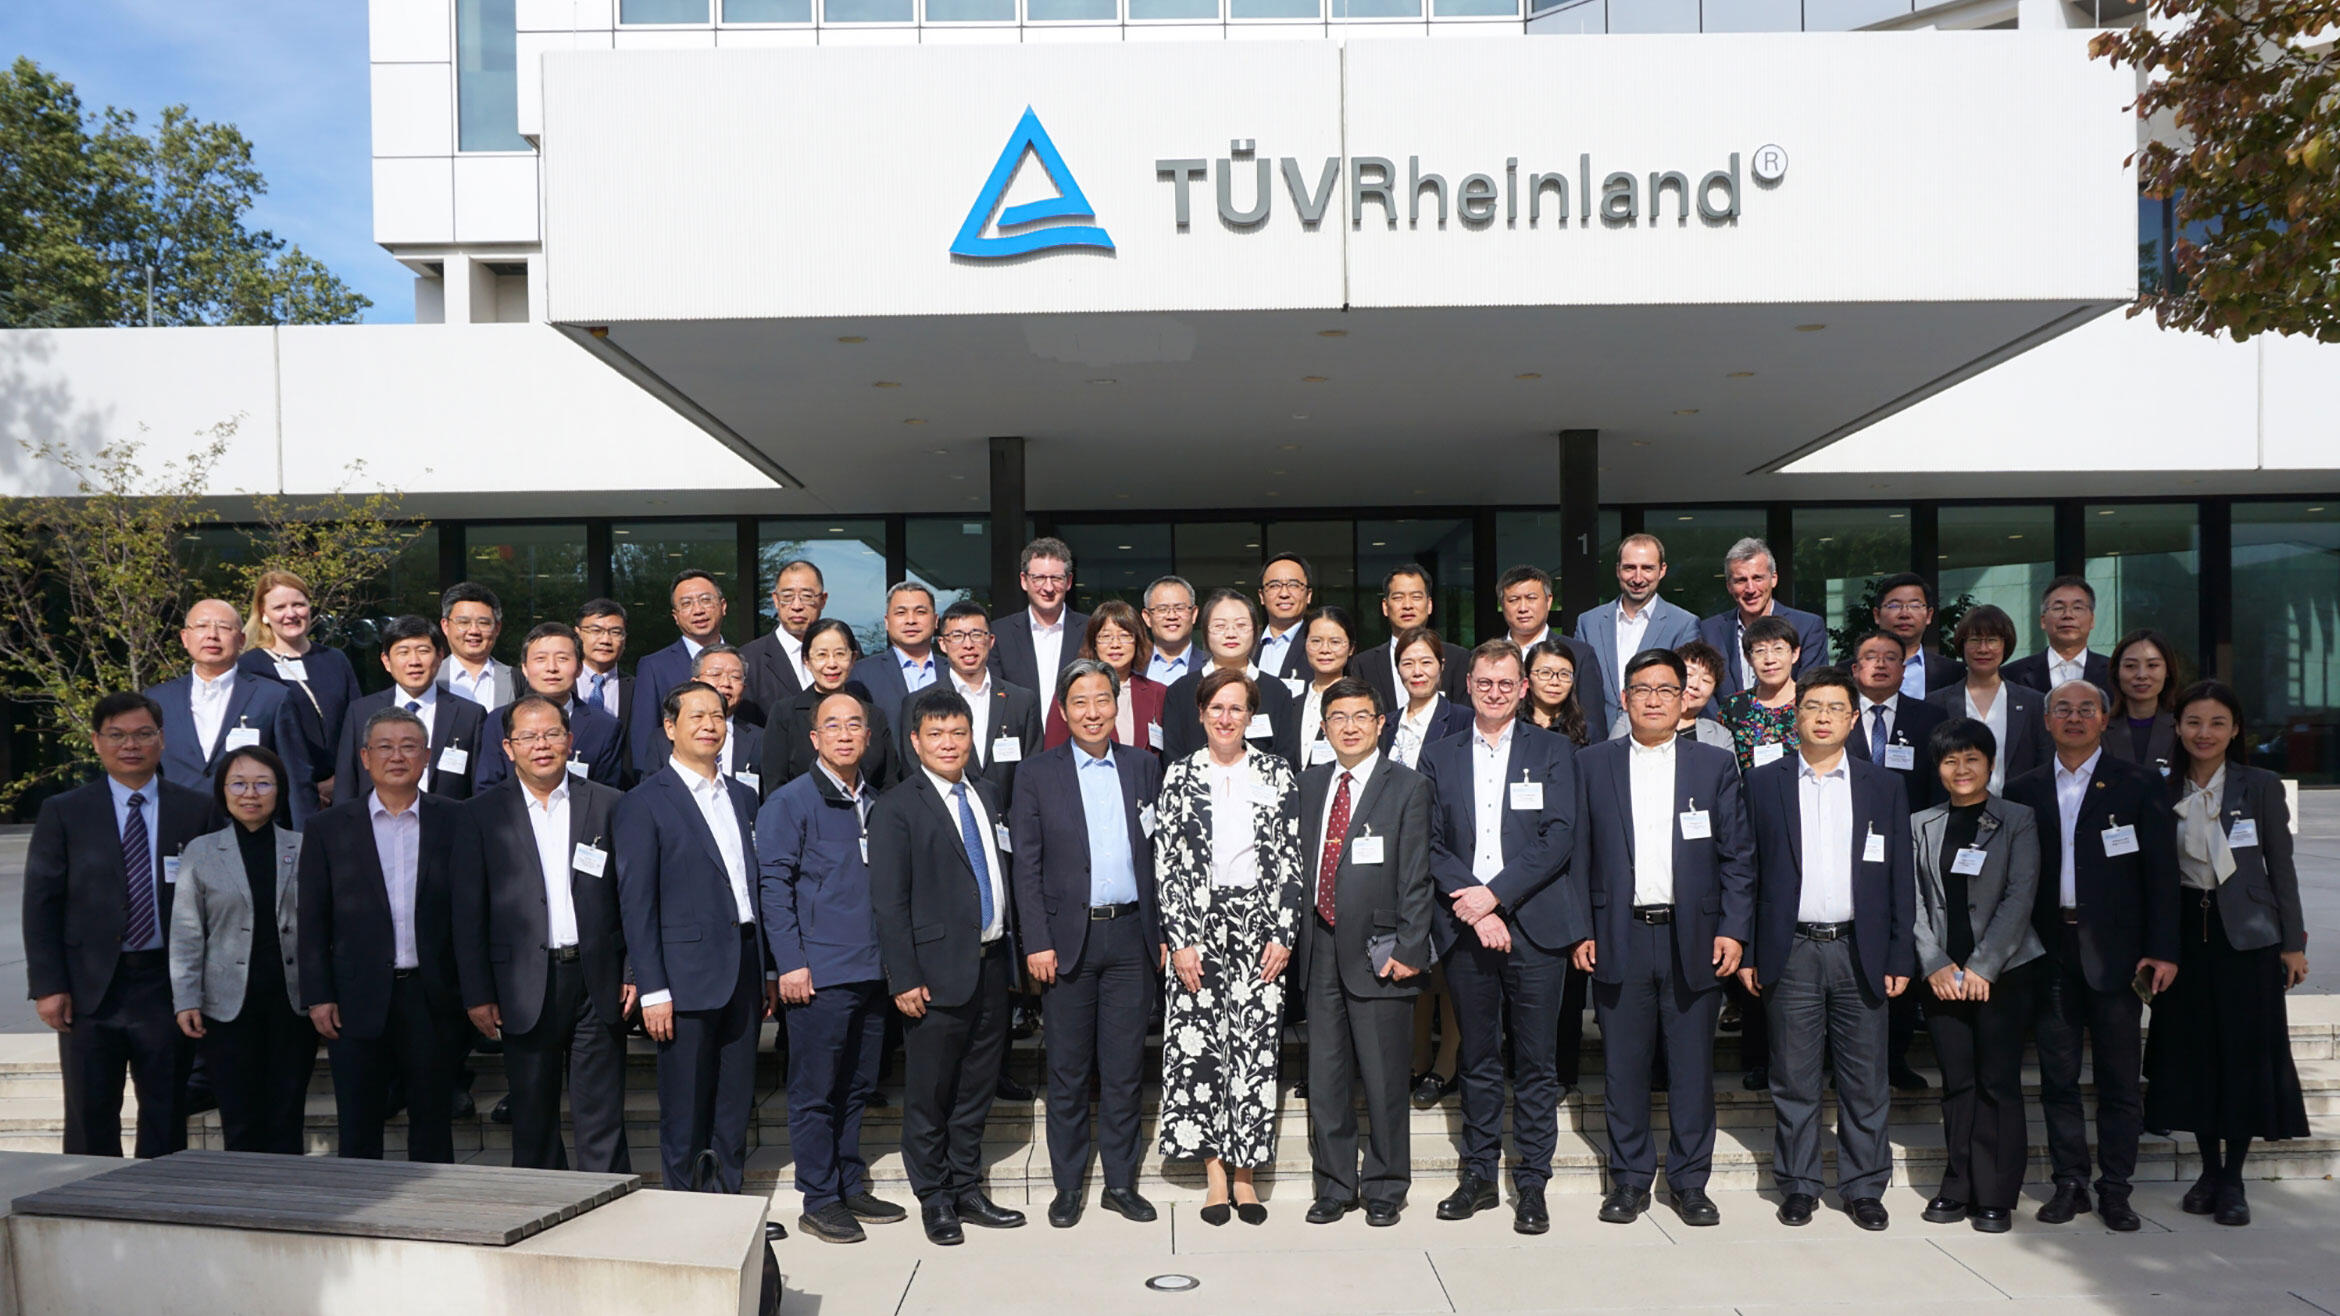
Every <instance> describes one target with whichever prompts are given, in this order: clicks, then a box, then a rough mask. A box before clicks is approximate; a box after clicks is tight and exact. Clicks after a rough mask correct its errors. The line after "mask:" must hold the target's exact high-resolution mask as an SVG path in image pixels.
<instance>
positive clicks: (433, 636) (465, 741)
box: [333, 616, 491, 800]
mask: <svg viewBox="0 0 2340 1316" xmlns="http://www.w3.org/2000/svg"><path fill="white" fill-rule="evenodd" d="M446 643H447V641H446V637H445V636H443V635H441V634H440V632H439V629H438V628H437V627H435V626H433V625H431V624H430V622H428V621H426V620H424V619H423V618H421V617H411V616H409V617H393V618H391V619H390V621H389V622H388V623H387V624H385V625H384V626H383V627H382V634H381V644H382V670H383V671H385V672H388V673H389V674H390V688H389V689H387V690H377V691H375V692H374V693H372V694H370V695H365V696H362V697H360V698H358V699H355V700H352V701H351V702H350V705H349V712H348V714H346V715H345V716H344V718H343V720H342V724H341V765H340V767H338V768H337V769H335V771H334V777H333V779H334V780H335V781H338V782H342V783H345V788H346V789H348V790H349V791H350V792H351V793H352V794H355V795H363V794H365V793H366V792H367V791H370V790H372V789H373V788H374V782H373V779H372V778H370V777H368V776H366V770H365V766H364V765H363V764H361V763H359V762H358V742H359V741H361V740H363V739H365V726H366V719H368V718H370V717H372V716H373V715H374V714H375V713H377V712H379V711H381V710H382V709H385V708H393V707H396V708H403V709H405V710H406V711H407V712H409V713H412V714H414V715H415V716H416V717H419V718H421V719H422V722H423V725H424V726H427V727H429V728H430V729H431V743H430V763H429V765H428V766H426V767H425V768H424V769H423V776H422V788H423V789H424V790H426V791H429V792H430V793H431V794H433V795H438V796H443V797H444V798H446V799H450V800H464V799H469V798H471V792H472V786H473V783H475V782H476V781H477V780H478V776H479V768H480V758H481V751H482V750H484V749H485V748H486V747H487V746H486V742H487V741H488V740H489V739H491V737H490V736H489V735H487V734H484V733H485V732H486V731H487V728H488V723H487V710H486V709H484V708H481V707H480V706H479V705H477V704H475V703H473V702H471V701H470V700H468V699H461V698H457V697H456V696H454V695H451V694H450V695H448V696H447V697H446V698H444V699H442V698H440V697H439V696H440V695H441V693H442V692H443V691H444V690H445V687H443V686H441V685H440V684H439V667H440V664H441V662H442V660H443V659H444V658H445V656H446V649H445V647H444V646H445V645H446Z"/></svg>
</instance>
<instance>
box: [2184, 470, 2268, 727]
mask: <svg viewBox="0 0 2340 1316" xmlns="http://www.w3.org/2000/svg"><path fill="white" fill-rule="evenodd" d="M2195 515H2196V516H2197V517H2199V518H2200V525H2201V527H2202V529H2201V534H2200V535H2199V536H2197V543H2196V548H2197V560H2198V561H2199V562H2200V563H2201V573H2200V575H2199V576H2198V577H2197V578H2196V579H2197V580H2198V582H2199V585H2200V592H2199V593H2198V594H2197V595H2196V596H2195V597H2196V600H2197V601H2198V603H2199V605H2200V607H2201V609H2202V623H2201V624H2202V640H2201V643H2202V675H2203V676H2207V677H2216V678H2217V679H2219V680H2221V681H2232V680H2233V679H2234V504H2233V503H2232V502H2231V501H2229V500H2227V499H2224V498H2206V499H2203V500H2202V501H2201V502H2200V503H2198V504H2196V510H2195ZM2175 675H2176V674H2175V673H2172V674H2171V676H2172V679H2175ZM2262 697H2263V696H2262ZM2262 706H2263V705H2262Z"/></svg>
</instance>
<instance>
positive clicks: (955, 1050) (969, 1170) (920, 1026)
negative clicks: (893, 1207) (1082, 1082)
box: [902, 937, 1011, 1202]
mask: <svg viewBox="0 0 2340 1316" xmlns="http://www.w3.org/2000/svg"><path fill="white" fill-rule="evenodd" d="M1009 940H1010V939H1009V938H1007V937H1001V938H1000V939H999V940H997V941H995V942H992V943H991V944H990V945H988V946H985V947H984V948H983V959H982V965H981V968H980V970H979V971H978V973H977V975H976V981H975V994H974V995H972V996H970V997H968V998H967V1000H966V1001H965V1002H964V1003H963V1004H960V1005H953V1006H948V1007H943V1006H936V1005H932V1004H930V1005H928V1006H927V1007H926V1014H925V1015H924V1016H923V1017H921V1018H917V1019H911V1020H908V1021H907V1022H906V1023H905V1024H904V1025H903V1028H902V1168H903V1169H904V1170H905V1171H907V1172H908V1174H909V1176H910V1191H911V1192H913V1193H916V1194H917V1195H918V1200H919V1201H921V1202H928V1201H932V1200H934V1199H935V1198H938V1197H939V1198H944V1199H950V1200H956V1199H957V1198H959V1197H961V1196H964V1195H965V1194H967V1193H972V1192H976V1191H978V1190H979V1189H980V1188H981V1187H982V1184H983V1122H984V1120H986V1119H988V1118H990V1115H991V1099H992V1097H993V1096H994V1095H995V1094H996V1092H997V1090H998V1088H999V1066H1000V1062H1001V1061H1002V1060H1004V1059H1006V1057H1007V1041H1008V1036H1007V1035H1008V999H1007V990H1008V955H1009V954H1010V953H1011V952H1010V950H1009V947H1008V942H1009Z"/></svg>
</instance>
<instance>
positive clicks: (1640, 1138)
mask: <svg viewBox="0 0 2340 1316" xmlns="http://www.w3.org/2000/svg"><path fill="white" fill-rule="evenodd" d="M1625 940H1626V944H1625V945H1622V946H1611V947H1608V948H1606V949H1605V950H1603V952H1602V954H1601V961H1602V963H1604V964H1609V963H1612V962H1613V963H1614V964H1615V965H1616V966H1617V967H1618V968H1620V969H1621V970H1622V971H1623V978H1624V980H1623V981H1622V982H1616V983H1604V982H1599V981H1595V982H1594V983H1593V1008H1594V1010H1595V1011H1596V1012H1597V1014H1598V1017H1599V1019H1600V1021H1601V1054H1602V1057H1603V1066H1604V1078H1605V1080H1606V1082H1607V1083H1608V1093H1607V1095H1606V1096H1605V1097H1604V1098H1603V1099H1602V1102H1601V1108H1602V1110H1603V1112H1604V1115H1605V1118H1606V1119H1607V1121H1608V1125H1609V1186H1610V1187H1611V1188H1613V1189H1614V1188H1631V1189H1634V1190H1636V1191H1647V1190H1648V1189H1649V1186H1650V1185H1651V1184H1652V1183H1653V1182H1655V1181H1656V1179H1657V1171H1658V1154H1657V1135H1656V1134H1655V1132H1653V1129H1652V1120H1651V1118H1650V1087H1651V1082H1650V1078H1651V1075H1652V1073H1653V1072H1654V1071H1655V1070H1656V1068H1657V1065H1658V1062H1659V1061H1660V1060H1661V1059H1662V1060H1663V1061H1664V1064H1665V1070H1666V1075H1667V1079H1668V1082H1669V1087H1668V1089H1667V1095H1666V1116H1667V1123H1668V1125H1669V1127H1670V1133H1669V1135H1668V1138H1669V1141H1668V1143H1667V1146H1666V1161H1665V1166H1666V1187H1667V1188H1669V1189H1671V1190H1672V1191H1675V1192H1680V1191H1682V1190H1683V1189H1686V1188H1698V1189H1703V1188H1705V1187H1706V1184H1707V1180H1708V1179H1709V1178H1710V1177H1712V1175H1713V1172H1714V1118H1715V1117H1714V1021H1715V1018H1716V1017H1717V1016H1718V1015H1720V1014H1721V1013H1722V1000H1723V993H1722V987H1721V984H1720V983H1718V982H1717V981H1716V979H1715V977H1714V975H1713V973H1712V971H1711V970H1708V971H1706V972H1704V973H1703V974H1702V975H1701V976H1699V977H1692V976H1691V975H1689V974H1685V973H1684V972H1683V971H1682V968H1681V964H1680V960H1681V956H1680V955H1679V954H1678V953H1677V950H1676V947H1675V942H1674V929H1673V927H1672V925H1670V924H1659V925H1655V926H1652V925H1649V924H1643V923H1631V924H1628V925H1627V926H1626V929H1625ZM1612 956H1614V957H1615V959H1614V960H1613V961H1612V960H1611V957H1612ZM1700 968H1701V969H1704V968H1705V966H1703V965H1702V966H1700Z"/></svg>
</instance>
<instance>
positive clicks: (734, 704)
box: [691, 644, 780, 804]
mask: <svg viewBox="0 0 2340 1316" xmlns="http://www.w3.org/2000/svg"><path fill="white" fill-rule="evenodd" d="M691 679H692V680H694V681H700V682H704V683H705V684H706V685H708V686H710V687H712V688H713V689H714V691H715V693H716V694H719V695H721V696H723V752H722V753H721V754H720V755H718V756H717V757H716V760H715V771H716V772H717V773H718V774H719V775H721V776H724V777H728V778H730V779H731V780H733V781H736V782H738V783H739V784H740V785H742V786H745V787H747V788H748V789H749V790H751V791H754V792H755V793H756V800H757V802H758V803H759V804H760V803H762V801H763V800H764V798H765V797H766V796H768V795H770V794H771V793H772V788H773V787H775V786H778V785H779V784H780V783H779V781H778V780H777V778H778V777H779V775H780V774H779V773H778V772H777V771H775V770H774V766H775V765H773V764H770V763H768V762H766V761H765V754H764V728H762V727H760V726H757V725H756V724H755V723H753V722H748V721H744V720H742V719H741V718H740V716H739V704H740V699H741V696H742V694H743V693H744V692H745V691H746V689H747V664H746V663H744V662H742V661H741V660H740V656H739V650H737V649H734V648H732V647H731V646H730V645H728V644H710V645H708V646H707V647H706V648H704V649H701V650H699V656H698V657H697V658H696V659H694V660H693V661H692V662H691Z"/></svg>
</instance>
